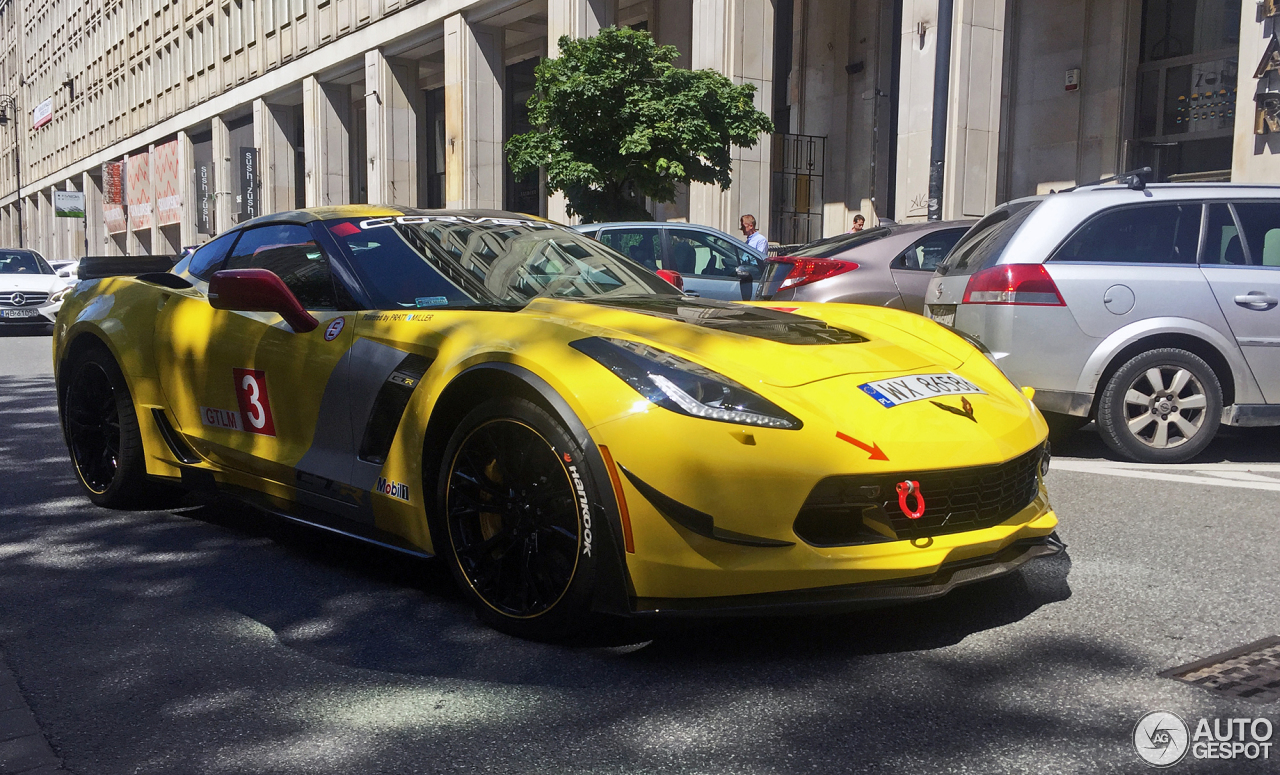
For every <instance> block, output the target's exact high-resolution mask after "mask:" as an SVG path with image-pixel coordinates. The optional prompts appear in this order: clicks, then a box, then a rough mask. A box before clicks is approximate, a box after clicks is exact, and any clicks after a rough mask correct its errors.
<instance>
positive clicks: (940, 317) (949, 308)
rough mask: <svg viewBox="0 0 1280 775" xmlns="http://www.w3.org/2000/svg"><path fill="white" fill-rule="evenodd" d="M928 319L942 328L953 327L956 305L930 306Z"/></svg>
mask: <svg viewBox="0 0 1280 775" xmlns="http://www.w3.org/2000/svg"><path fill="white" fill-rule="evenodd" d="M929 317H930V319H932V320H933V321H934V322H936V323H941V324H942V325H944V326H952V327H955V324H956V305H954V304H930V305H929Z"/></svg>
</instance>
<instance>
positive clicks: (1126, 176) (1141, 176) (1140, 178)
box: [1050, 167, 1151, 194]
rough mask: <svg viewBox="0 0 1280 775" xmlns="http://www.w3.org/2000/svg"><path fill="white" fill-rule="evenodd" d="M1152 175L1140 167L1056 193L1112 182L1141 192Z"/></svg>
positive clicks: (1148, 170)
mask: <svg viewBox="0 0 1280 775" xmlns="http://www.w3.org/2000/svg"><path fill="white" fill-rule="evenodd" d="M1150 174H1151V168H1150V167H1140V168H1138V169H1136V170H1129V171H1128V172H1121V173H1120V174H1119V175H1112V176H1111V177H1108V178H1103V179H1102V180H1095V181H1093V182H1092V183H1080V184H1079V185H1075V186H1072V187H1071V188H1064V189H1062V190H1061V191H1058V192H1056V193H1059V194H1064V193H1066V192H1068V191H1075V190H1076V189H1077V188H1084V187H1085V186H1100V185H1102V184H1103V183H1110V182H1112V181H1119V182H1120V183H1122V184H1124V185H1126V186H1128V187H1129V188H1130V189H1132V190H1134V191H1141V190H1143V189H1145V188H1146V187H1147V180H1146V177H1147V176H1148V175H1150ZM1050 193H1055V192H1050Z"/></svg>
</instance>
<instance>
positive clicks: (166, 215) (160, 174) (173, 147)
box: [151, 140, 182, 226]
mask: <svg viewBox="0 0 1280 775" xmlns="http://www.w3.org/2000/svg"><path fill="white" fill-rule="evenodd" d="M151 157H152V158H151V175H152V177H154V178H155V186H156V223H158V224H160V225H161V226H170V225H172V224H175V223H180V222H181V221H182V196H181V195H180V194H179V193H178V141H177V140H172V141H170V142H167V143H164V144H163V145H157V146H156V149H155V150H154V151H153V152H152V153H151Z"/></svg>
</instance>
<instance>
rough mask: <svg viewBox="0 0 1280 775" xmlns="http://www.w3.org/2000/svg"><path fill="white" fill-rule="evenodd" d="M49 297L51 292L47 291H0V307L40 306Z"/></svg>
mask: <svg viewBox="0 0 1280 775" xmlns="http://www.w3.org/2000/svg"><path fill="white" fill-rule="evenodd" d="M15 297H17V298H15ZM48 299H49V294H47V293H33V292H28V291H5V292H4V293H0V307H39V306H40V305H41V304H44V303H45V302H46V301H47V300H48ZM19 300H21V301H19Z"/></svg>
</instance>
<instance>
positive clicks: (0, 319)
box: [0, 300, 62, 326]
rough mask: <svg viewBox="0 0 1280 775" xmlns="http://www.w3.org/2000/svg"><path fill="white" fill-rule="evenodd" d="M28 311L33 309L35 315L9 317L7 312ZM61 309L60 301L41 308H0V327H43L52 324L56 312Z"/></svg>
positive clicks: (55, 317) (56, 316) (56, 314)
mask: <svg viewBox="0 0 1280 775" xmlns="http://www.w3.org/2000/svg"><path fill="white" fill-rule="evenodd" d="M17 309H21V310H29V309H34V310H35V311H36V314H34V315H28V316H26V317H20V318H18V317H9V316H8V315H7V314H5V313H7V312H11V311H13V310H17ZM60 309H62V301H61V300H59V301H56V302H54V303H53V304H46V305H44V306H43V307H34V308H33V307H0V326H5V325H8V326H32V325H36V326H43V325H48V324H50V323H53V322H54V321H55V320H57V319H58V310H60Z"/></svg>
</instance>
